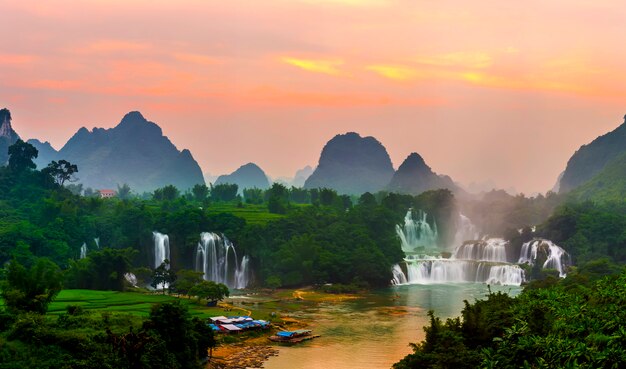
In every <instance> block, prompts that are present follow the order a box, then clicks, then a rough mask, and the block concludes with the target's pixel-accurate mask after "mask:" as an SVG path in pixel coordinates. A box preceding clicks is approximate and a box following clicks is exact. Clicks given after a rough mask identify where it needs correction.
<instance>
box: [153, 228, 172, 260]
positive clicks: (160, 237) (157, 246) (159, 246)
mask: <svg viewBox="0 0 626 369" xmlns="http://www.w3.org/2000/svg"><path fill="white" fill-rule="evenodd" d="M152 238H153V240H154V267H155V268H158V267H159V266H160V265H161V264H162V263H163V261H164V260H165V259H167V260H170V238H169V237H168V236H167V235H166V234H162V233H159V232H156V231H155V232H152Z"/></svg>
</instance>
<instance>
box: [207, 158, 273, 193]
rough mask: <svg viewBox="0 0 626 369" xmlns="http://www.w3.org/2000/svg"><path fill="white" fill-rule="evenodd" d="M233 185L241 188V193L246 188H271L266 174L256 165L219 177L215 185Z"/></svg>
mask: <svg viewBox="0 0 626 369" xmlns="http://www.w3.org/2000/svg"><path fill="white" fill-rule="evenodd" d="M225 183H231V184H236V185H237V186H238V187H239V192H241V191H243V189H245V188H260V189H263V190H265V189H268V188H270V181H269V180H268V179H267V175H266V174H265V172H264V171H263V170H262V169H261V168H259V166H258V165H256V164H254V163H248V164H245V165H242V166H241V167H239V168H238V169H237V170H236V171H234V172H232V173H231V174H227V175H222V176H219V177H217V180H216V181H215V184H216V185H218V184H225Z"/></svg>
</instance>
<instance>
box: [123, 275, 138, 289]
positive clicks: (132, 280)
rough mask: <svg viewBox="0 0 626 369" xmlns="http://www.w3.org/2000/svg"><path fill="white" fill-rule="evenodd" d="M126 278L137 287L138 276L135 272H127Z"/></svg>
mask: <svg viewBox="0 0 626 369" xmlns="http://www.w3.org/2000/svg"><path fill="white" fill-rule="evenodd" d="M124 278H125V279H126V281H127V282H128V283H130V285H131V286H133V287H137V276H136V275H135V274H133V273H130V272H128V273H125V274H124Z"/></svg>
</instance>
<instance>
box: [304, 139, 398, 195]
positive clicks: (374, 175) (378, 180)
mask: <svg viewBox="0 0 626 369" xmlns="http://www.w3.org/2000/svg"><path fill="white" fill-rule="evenodd" d="M393 173H394V170H393V166H392V164H391V159H390V158H389V154H387V150H386V149H385V147H384V146H383V145H382V144H381V143H380V142H378V140H376V139H375V138H374V137H361V136H360V135H359V134H358V133H354V132H349V133H346V134H343V135H337V136H335V137H333V138H332V139H331V140H330V141H328V143H327V144H326V145H325V146H324V149H322V154H321V156H320V160H319V164H318V165H317V168H316V169H315V171H314V172H313V174H311V176H310V177H309V178H307V180H306V181H305V183H304V187H305V188H321V187H327V188H332V189H334V190H336V191H337V192H339V193H343V194H362V193H364V192H376V191H379V190H381V189H383V188H384V187H385V186H386V185H387V184H388V183H389V181H390V180H391V177H392V176H393Z"/></svg>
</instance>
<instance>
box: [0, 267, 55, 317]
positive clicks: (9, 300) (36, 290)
mask: <svg viewBox="0 0 626 369" xmlns="http://www.w3.org/2000/svg"><path fill="white" fill-rule="evenodd" d="M6 273H7V274H6V280H5V281H3V283H2V285H1V287H2V293H1V296H2V298H3V299H4V302H5V304H6V306H7V307H8V308H9V309H10V310H12V311H29V312H35V313H39V314H44V313H45V312H46V311H47V310H48V304H50V302H52V300H53V299H54V298H55V297H56V296H57V295H58V294H59V292H60V291H61V288H62V278H63V277H62V276H63V274H62V272H61V270H60V269H59V267H58V266H57V265H56V264H54V263H53V262H52V261H50V260H49V259H46V258H40V259H37V261H36V262H35V264H34V265H33V266H32V267H31V268H28V269H27V268H26V267H24V266H23V265H22V264H20V263H18V262H17V260H12V261H11V262H10V263H9V266H8V267H7V271H6Z"/></svg>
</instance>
